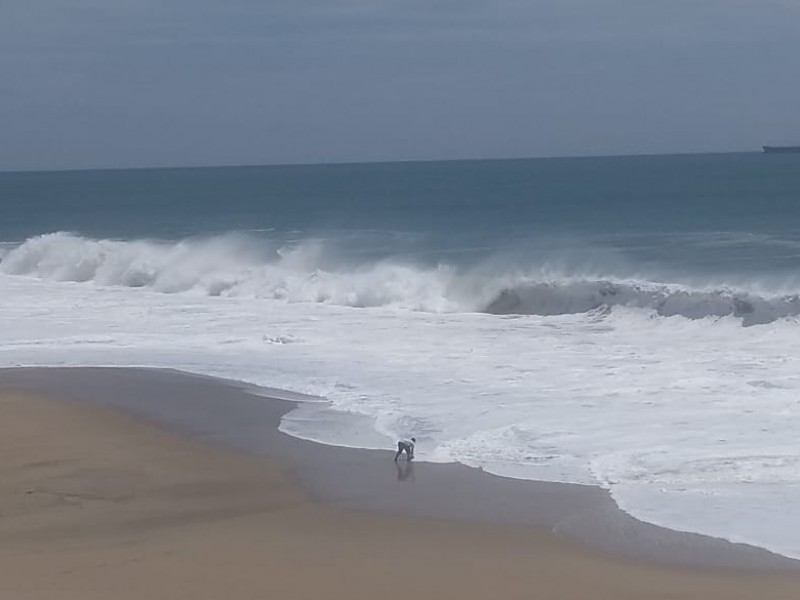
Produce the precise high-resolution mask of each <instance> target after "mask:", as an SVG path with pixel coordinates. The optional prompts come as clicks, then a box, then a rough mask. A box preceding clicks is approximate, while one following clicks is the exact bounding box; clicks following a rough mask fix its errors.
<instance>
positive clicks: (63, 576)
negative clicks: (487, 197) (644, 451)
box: [0, 369, 800, 599]
mask: <svg viewBox="0 0 800 600" xmlns="http://www.w3.org/2000/svg"><path fill="white" fill-rule="evenodd" d="M0 388H2V390H4V391H0V597H3V598H5V597H8V598H37V599H39V598H42V599H47V598H183V597H185V598H219V597H221V596H223V595H226V596H227V597H232V598H252V597H269V598H317V597H321V596H324V597H328V598H356V599H357V598H376V597H384V598H400V597H403V598H405V597H408V595H409V594H411V595H415V596H417V597H420V598H439V597H455V596H458V597H460V598H487V597H497V598H532V597H541V598H548V597H552V598H599V599H602V598H615V599H624V598H696V597H704V598H712V599H713V598H723V597H724V598H752V597H755V596H756V595H760V596H762V597H769V598H797V597H800V573H798V572H797V571H795V570H793V567H794V566H795V563H794V562H793V561H788V560H784V559H781V558H780V557H776V556H775V555H771V554H769V553H767V552H764V551H761V550H758V549H754V548H751V547H747V546H741V545H734V544H727V543H725V542H722V541H719V540H713V539H710V538H705V537H703V536H693V535H686V534H680V533H675V532H669V531H668V530H663V529H661V528H657V527H652V526H648V525H644V524H640V523H638V522H636V521H635V520H633V519H630V518H629V517H626V516H625V515H623V514H622V513H620V511H618V510H616V508H615V507H614V505H613V502H611V501H610V499H609V498H608V496H607V495H606V494H605V493H604V492H603V491H602V490H599V489H597V488H592V487H585V486H569V485H558V484H537V483H535V482H518V481H512V480H507V479H502V478H497V477H492V476H489V475H487V474H485V473H481V472H479V471H476V470H474V469H468V468H465V467H460V466H457V465H428V464H424V463H420V464H416V465H414V466H413V469H411V470H409V469H408V468H407V467H406V466H405V465H401V466H400V467H399V468H397V467H395V465H394V464H393V463H392V461H391V452H390V451H386V452H381V451H374V452H372V451H359V450H347V449H333V448H327V447H323V446H319V445H317V444H311V443H308V442H303V441H301V440H295V439H293V438H289V437H288V436H284V435H282V434H280V433H279V432H277V430H276V425H277V422H278V420H279V418H280V416H281V415H282V414H283V413H284V412H285V411H286V410H288V409H290V408H291V406H292V404H291V403H290V402H288V401H279V400H268V399H265V398H261V397H257V396H253V395H251V394H247V393H245V391H243V390H241V389H239V388H237V387H236V386H231V385H229V384H227V383H225V382H221V381H218V380H213V379H208V378H202V377H195V376H189V375H184V374H177V373H174V372H165V371H150V370H133V369H30V370H29V369H13V370H6V371H2V372H0ZM10 390H22V391H10ZM55 398H57V399H55ZM76 400H79V401H76ZM112 409H116V410H112ZM186 434H191V435H186ZM209 442H213V443H209ZM554 532H556V533H554Z"/></svg>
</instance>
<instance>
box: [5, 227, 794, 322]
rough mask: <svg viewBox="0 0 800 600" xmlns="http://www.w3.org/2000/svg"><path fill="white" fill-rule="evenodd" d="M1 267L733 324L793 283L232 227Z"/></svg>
mask: <svg viewBox="0 0 800 600" xmlns="http://www.w3.org/2000/svg"><path fill="white" fill-rule="evenodd" d="M0 273H5V274H8V275H20V276H28V277H36V278H41V279H47V280H54V281H71V282H91V283H94V284H97V285H103V286H123V287H135V288H148V289H151V290H153V291H157V292H163V293H178V292H186V293H198V294H203V295H210V296H230V297H249V298H264V299H274V300H282V301H286V302H317V303H327V304H332V305H339V306H350V307H380V306H384V307H396V308H404V309H410V310H418V311H427V312H485V313H490V314H503V315H508V314H523V315H561V314H576V313H584V312H590V311H597V310H598V309H604V308H612V307H614V306H627V307H634V308H641V309H646V310H651V311H654V312H655V313H656V314H658V315H661V316H676V315H680V316H683V317H687V318H690V319H699V318H704V317H723V316H734V317H738V318H741V319H742V323H743V324H744V325H753V324H761V323H769V322H772V321H774V320H776V319H779V318H785V317H795V316H798V315H800V294H785V293H784V294H774V295H770V294H765V293H758V292H753V291H748V290H744V289H736V288H731V287H727V286H717V287H710V288H704V289H698V288H692V287H689V286H685V285H678V284H669V283H659V282H653V281H647V280H641V279H623V278H610V277H603V276H592V275H591V274H575V273H570V274H569V275H564V274H560V273H558V272H553V271H551V270H550V271H548V270H546V269H545V268H544V266H539V267H536V266H530V267H528V268H527V269H520V268H519V266H515V267H514V268H513V269H512V268H511V267H509V268H508V269H502V268H497V265H496V264H493V265H492V267H491V268H487V267H486V265H484V266H480V265H476V266H474V267H472V268H463V267H462V268H456V267H454V266H450V265H444V264H438V265H433V266H430V265H419V264H413V263H409V262H407V261H406V262H403V261H400V260H396V259H394V260H393V259H376V260H372V261H365V260H363V259H362V260H360V261H354V260H352V259H348V257H347V256H343V255H341V253H340V252H338V251H337V249H336V248H335V245H332V244H325V243H322V242H318V241H317V242H315V241H304V242H300V243H297V244H290V245H279V244H271V243H269V241H265V240H262V239H258V240H255V239H253V238H249V237H247V236H241V235H226V236H220V237H215V238H208V239H190V240H183V241H180V242H158V241H151V240H134V241H118V240H96V239H89V238H85V237H81V236H79V235H74V234H70V233H52V234H47V235H42V236H37V237H33V238H30V239H28V240H26V241H24V242H23V243H21V244H18V245H16V246H14V247H10V248H9V247H6V248H4V252H3V255H2V256H0Z"/></svg>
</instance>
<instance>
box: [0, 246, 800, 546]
mask: <svg viewBox="0 0 800 600" xmlns="http://www.w3.org/2000/svg"><path fill="white" fill-rule="evenodd" d="M4 252H5V255H4V257H3V260H2V262H0V298H2V300H0V302H2V307H3V310H2V315H3V318H4V322H3V324H2V327H1V328H0V365H1V366H19V365H121V366H122V365H138V366H154V367H171V368H177V369H183V370H187V371H192V372H198V373H204V374H209V375H215V376H221V377H227V378H231V379H236V380H241V381H246V382H250V383H253V384H256V385H265V386H272V387H283V388H286V389H290V390H295V391H298V392H303V393H308V394H313V395H318V396H322V397H324V398H325V399H326V401H325V402H322V403H318V404H307V405H304V406H302V407H301V408H300V409H298V410H296V411H294V412H293V413H291V414H289V415H288V416H287V417H286V418H285V419H284V422H283V424H282V428H283V430H284V431H286V432H287V433H290V434H292V435H296V436H299V437H303V438H307V439H311V440H316V441H319V442H323V443H332V444H340V445H347V446H354V447H390V446H391V444H392V442H393V441H394V439H395V438H396V437H398V436H405V435H410V434H415V437H417V439H418V440H419V456H420V458H421V459H423V460H430V461H459V462H462V463H465V464H468V465H475V466H481V467H483V468H485V469H487V470H489V471H492V472H495V473H498V474H501V475H507V476H511V477H522V478H535V479H547V480H554V481H569V482H576V483H587V484H599V485H602V486H605V487H607V488H608V489H610V490H611V493H612V494H613V495H614V498H615V499H616V500H617V502H618V503H619V505H620V507H621V508H623V509H624V510H626V511H628V512H630V513H631V514H633V515H634V516H636V517H639V518H641V519H644V520H647V521H650V522H653V523H657V524H660V525H665V526H667V527H672V528H675V529H680V530H687V531H696V532H700V533H705V534H708V535H713V536H718V537H723V538H726V539H729V540H732V541H738V542H747V543H751V544H755V545H759V546H763V547H766V548H769V549H771V550H773V551H776V552H780V553H782V554H785V555H787V556H792V557H798V558H800V534H798V533H797V532H798V531H800V444H798V442H797V431H798V430H800V429H799V428H800V336H798V335H797V324H796V322H795V320H794V317H793V316H788V317H787V315H794V314H797V313H796V312H792V311H793V310H794V309H791V310H789V309H787V310H785V311H784V312H781V311H780V310H779V307H781V306H783V307H786V306H793V302H795V300H794V299H793V298H794V296H793V293H794V292H793V290H791V289H788V290H786V289H784V290H777V289H772V290H771V291H764V290H754V289H741V288H733V287H729V286H710V287H709V288H708V289H699V288H692V287H690V286H688V285H686V284H668V283H658V282H652V281H650V282H648V281H646V280H644V279H642V278H633V277H627V278H626V277H620V276H616V275H615V276H613V277H612V276H611V275H609V274H606V273H595V274H585V275H584V276H580V277H576V276H575V275H574V274H571V275H570V277H569V278H567V277H560V278H559V277H557V276H554V275H553V273H552V271H549V275H548V277H547V278H544V277H542V273H543V272H544V270H543V269H541V270H539V271H535V272H534V271H533V270H532V271H531V272H529V273H525V274H521V273H519V272H514V273H512V272H506V273H503V272H494V273H492V275H491V276H490V277H488V278H487V275H485V274H482V273H480V272H477V271H472V272H469V273H464V272H461V271H458V270H457V269H452V268H449V267H418V266H415V265H412V264H408V263H405V264H403V263H400V262H397V261H380V262H377V263H360V264H358V263H353V262H346V261H344V262H341V263H336V262H335V261H332V260H331V257H330V256H329V255H327V254H326V252H327V251H326V248H325V246H324V244H315V243H309V244H302V245H298V246H296V247H293V248H291V249H280V248H273V249H272V250H269V251H267V250H265V249H264V248H262V247H259V248H257V247H253V246H251V245H250V244H249V243H248V242H247V240H245V239H239V238H236V237H232V238H229V237H225V238H219V239H216V240H197V241H186V242H181V243H177V244H174V243H163V242H155V241H138V242H117V241H103V240H89V239H86V238H81V237H78V236H72V235H69V234H53V235H51V236H43V237H39V238H33V239H31V240H29V241H27V242H26V243H24V244H22V245H20V246H16V247H14V248H6V249H5V251H4ZM323 265H324V267H325V268H322V266H323ZM537 278H538V279H537ZM537 289H539V293H536V290H537ZM554 289H555V290H557V292H558V293H555V292H554V294H555V295H556V296H558V297H559V298H561V299H560V300H559V299H558V298H557V299H556V300H553V299H552V295H553V294H551V295H547V294H546V293H544V292H546V291H548V290H550V291H552V290H554ZM509 290H511V291H509ZM542 290H544V292H543V291H542ZM563 290H567V291H563ZM609 290H613V293H611V292H610V291H609ZM637 290H638V291H637ZM601 291H602V293H601ZM165 292H166V293H165ZM703 294H705V296H703ZM514 295H515V296H516V297H515V298H512V297H511V296H514ZM665 295H666V297H665ZM687 297H690V298H689V300H691V301H689V300H687ZM543 298H544V299H543ZM564 298H567V299H568V302H566V301H565V300H564ZM587 298H589V299H590V300H586V299H587ZM592 298H594V299H592ZM598 298H600V299H601V300H602V298H606V299H608V298H613V299H614V300H607V301H605V302H603V301H598ZM620 298H623V299H624V300H619V299H620ZM703 298H704V300H703ZM701 300H702V301H701ZM498 302H511V303H514V302H517V303H521V304H524V305H525V306H528V307H530V306H533V305H536V303H537V302H538V303H539V304H538V305H537V306H538V308H537V309H536V310H527V311H522V310H520V309H519V306H520V304H518V305H517V306H516V307H514V306H511V305H507V306H505V307H499V306H498V305H497V303H498ZM559 302H560V304H559ZM565 302H566V304H565ZM681 302H682V303H681ZM726 302H727V303H728V304H727V306H729V307H730V310H727V309H725V308H724V307H725V306H726V304H725V303H726ZM742 302H744V303H749V305H750V307H749V308H748V307H746V306H744V305H743V304H742ZM670 305H671V306H673V307H674V306H681V307H682V308H681V310H674V309H669V308H668V307H669V306H670ZM543 306H544V307H547V310H545V308H542V307H543ZM737 306H738V307H739V308H736V307H737ZM553 307H556V308H553ZM687 307H691V311H690V310H689V308H687ZM698 307H699V308H698ZM703 307H705V308H704V309H703V310H700V309H701V308H703ZM720 307H722V308H720ZM501 308H502V310H501ZM514 310H518V311H519V312H528V313H531V314H526V315H514V314H509V315H498V314H488V311H492V312H500V313H502V312H514ZM482 311H483V312H482ZM770 311H772V312H770ZM683 313H691V314H686V316H682V315H683ZM754 314H758V315H759V316H760V318H759V319H754V320H753V321H752V323H747V322H745V321H746V320H747V319H748V318H751V317H752V315H754ZM765 315H766V316H765ZM749 316H750V317H749ZM767 317H769V318H767ZM755 323H761V324H758V325H755V326H752V327H745V326H743V324H745V325H746V324H755Z"/></svg>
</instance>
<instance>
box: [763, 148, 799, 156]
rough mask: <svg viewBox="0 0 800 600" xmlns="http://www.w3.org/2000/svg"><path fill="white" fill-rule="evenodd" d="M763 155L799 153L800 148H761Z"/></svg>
mask: <svg viewBox="0 0 800 600" xmlns="http://www.w3.org/2000/svg"><path fill="white" fill-rule="evenodd" d="M762 148H763V149H764V153H765V154H790V153H794V152H798V153H800V146H762Z"/></svg>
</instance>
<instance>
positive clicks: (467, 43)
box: [0, 0, 800, 170]
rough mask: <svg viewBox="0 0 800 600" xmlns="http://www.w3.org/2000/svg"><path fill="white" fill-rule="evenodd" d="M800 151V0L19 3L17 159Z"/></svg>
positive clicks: (10, 41) (2, 6)
mask: <svg viewBox="0 0 800 600" xmlns="http://www.w3.org/2000/svg"><path fill="white" fill-rule="evenodd" d="M762 143H797V144H800V0H526V1H525V0H486V1H478V0H372V1H370V0H342V1H338V2H337V1H334V0H328V1H325V0H226V1H222V0H219V1H212V0H0V170H13V169H28V168H82V167H110V166H160V165H165V166H166V165H215V164H269V163H294V162H332V161H336V162H339V161H362V160H364V161H368V160H407V159H438V158H483V157H487V158H490V157H520V156H563V155H597V154H633V153H662V152H663V153H669V152H705V151H737V150H757V149H758V148H759V146H760V145H761V144H762Z"/></svg>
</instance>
